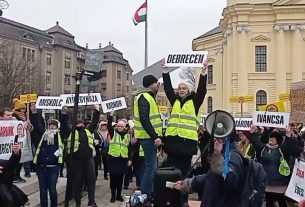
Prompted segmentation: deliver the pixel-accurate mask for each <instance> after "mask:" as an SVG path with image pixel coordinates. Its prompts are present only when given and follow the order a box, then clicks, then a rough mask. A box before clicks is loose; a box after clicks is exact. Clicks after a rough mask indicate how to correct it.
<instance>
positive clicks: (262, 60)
mask: <svg viewBox="0 0 305 207" xmlns="http://www.w3.org/2000/svg"><path fill="white" fill-rule="evenodd" d="M255 71H256V72H267V46H255Z"/></svg>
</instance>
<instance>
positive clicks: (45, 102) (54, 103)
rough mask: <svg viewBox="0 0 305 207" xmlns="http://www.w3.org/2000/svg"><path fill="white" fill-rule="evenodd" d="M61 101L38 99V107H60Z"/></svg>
mask: <svg viewBox="0 0 305 207" xmlns="http://www.w3.org/2000/svg"><path fill="white" fill-rule="evenodd" d="M61 105H62V99H40V101H39V106H61Z"/></svg>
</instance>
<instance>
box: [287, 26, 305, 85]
mask: <svg viewBox="0 0 305 207" xmlns="http://www.w3.org/2000/svg"><path fill="white" fill-rule="evenodd" d="M290 30H291V31H292V34H291V35H292V36H291V39H292V40H291V49H292V55H291V58H292V59H291V75H292V82H297V81H301V80H302V70H304V63H305V61H304V54H302V43H303V38H302V34H301V32H303V31H304V30H305V25H300V24H292V25H290Z"/></svg>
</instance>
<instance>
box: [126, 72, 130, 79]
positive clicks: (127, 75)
mask: <svg viewBox="0 0 305 207" xmlns="http://www.w3.org/2000/svg"><path fill="white" fill-rule="evenodd" d="M126 80H127V81H129V73H128V72H127V73H126Z"/></svg>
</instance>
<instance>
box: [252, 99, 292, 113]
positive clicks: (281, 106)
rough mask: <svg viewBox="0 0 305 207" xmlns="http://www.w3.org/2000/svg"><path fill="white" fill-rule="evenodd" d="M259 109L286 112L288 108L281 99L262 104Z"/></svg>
mask: <svg viewBox="0 0 305 207" xmlns="http://www.w3.org/2000/svg"><path fill="white" fill-rule="evenodd" d="M258 109H259V111H270V112H286V108H285V105H284V102H283V101H279V102H276V103H273V104H268V105H263V106H260V107H259V108H258Z"/></svg>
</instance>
